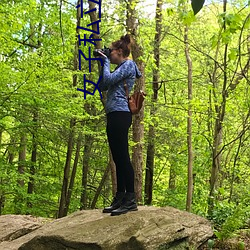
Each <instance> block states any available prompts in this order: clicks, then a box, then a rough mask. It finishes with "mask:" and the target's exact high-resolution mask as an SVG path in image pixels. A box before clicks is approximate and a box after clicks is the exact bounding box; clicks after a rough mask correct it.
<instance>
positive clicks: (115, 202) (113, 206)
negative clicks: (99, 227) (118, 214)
mask: <svg viewBox="0 0 250 250" xmlns="http://www.w3.org/2000/svg"><path fill="white" fill-rule="evenodd" d="M124 195H125V192H116V195H115V197H114V198H113V201H112V203H111V205H110V206H109V207H105V208H104V209H103V210H102V212H103V213H111V212H112V211H113V210H115V209H117V208H119V207H120V206H121V203H122V199H123V197H124Z"/></svg>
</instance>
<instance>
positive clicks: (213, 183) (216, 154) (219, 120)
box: [208, 0, 228, 216]
mask: <svg viewBox="0 0 250 250" xmlns="http://www.w3.org/2000/svg"><path fill="white" fill-rule="evenodd" d="M226 10H227V0H224V1H223V12H224V13H226ZM223 26H224V27H223V29H224V31H225V30H226V20H225V18H224V25H223ZM227 50H228V44H225V48H224V62H223V71H224V73H223V76H224V79H223V89H222V103H221V105H220V107H219V108H218V107H216V112H217V116H216V120H215V125H214V140H213V161H212V169H211V177H210V192H209V199H208V214H209V215H210V216H211V215H212V212H213V207H214V199H215V197H214V193H215V189H216V187H217V182H218V174H219V171H220V164H221V152H220V149H221V145H222V129H223V127H222V124H223V121H224V116H225V109H226V95H227V93H226V88H227Z"/></svg>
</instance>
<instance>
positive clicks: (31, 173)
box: [27, 110, 38, 207]
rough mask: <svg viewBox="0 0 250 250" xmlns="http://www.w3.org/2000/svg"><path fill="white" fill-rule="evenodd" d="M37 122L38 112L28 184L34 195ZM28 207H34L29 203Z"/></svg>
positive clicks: (34, 122)
mask: <svg viewBox="0 0 250 250" xmlns="http://www.w3.org/2000/svg"><path fill="white" fill-rule="evenodd" d="M37 121H38V112H37V110H35V111H34V113H33V126H34V127H33V132H32V152H31V162H32V165H31V166H30V169H29V171H30V175H31V176H30V177H29V182H28V194H32V193H33V191H34V177H33V176H34V175H35V165H36V159H37V141H36V132H37ZM27 205H28V207H32V203H31V202H30V201H28V204H27Z"/></svg>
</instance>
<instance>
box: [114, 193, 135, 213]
mask: <svg viewBox="0 0 250 250" xmlns="http://www.w3.org/2000/svg"><path fill="white" fill-rule="evenodd" d="M137 210H138V208H137V205H136V199H135V193H130V192H127V193H125V196H124V198H123V200H122V204H121V206H120V207H119V208H117V209H115V210H113V211H112V212H111V216H114V215H120V214H126V213H127V212H129V211H137Z"/></svg>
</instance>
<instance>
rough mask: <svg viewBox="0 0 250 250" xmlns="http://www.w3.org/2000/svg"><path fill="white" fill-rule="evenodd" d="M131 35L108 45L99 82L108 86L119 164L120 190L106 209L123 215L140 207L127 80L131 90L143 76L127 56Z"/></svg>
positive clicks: (109, 132)
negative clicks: (130, 144)
mask: <svg viewBox="0 0 250 250" xmlns="http://www.w3.org/2000/svg"><path fill="white" fill-rule="evenodd" d="M130 44H131V40H130V36H129V35H128V34H127V35H125V36H121V38H120V40H117V41H115V42H113V43H112V44H111V46H110V48H109V51H110V56H109V58H110V59H109V58H108V57H107V56H106V55H104V54H103V53H100V54H101V55H102V57H101V58H102V59H103V61H104V64H103V68H102V74H103V78H102V80H101V81H100V83H99V89H100V90H101V91H105V90H107V91H108V92H107V102H106V105H105V110H106V114H107V126H106V132H107V137H108V142H109V146H110V149H111V153H112V157H113V160H114V162H115V166H116V178H117V192H116V195H115V197H114V198H113V201H112V203H111V205H110V206H109V207H105V208H104V209H103V213H111V215H120V214H124V213H127V212H129V211H137V210H138V209H137V204H136V198H135V192H134V169H133V167H132V164H131V161H130V157H129V150H128V130H129V128H130V126H131V124H132V114H131V112H130V110H129V107H128V101H127V97H126V92H125V89H124V81H125V80H126V84H127V86H128V90H129V92H130V91H131V89H132V87H133V85H134V81H135V78H139V77H141V76H142V74H141V72H140V71H139V69H138V67H137V65H136V63H135V62H134V61H133V60H130V59H129V58H128V56H129V54H130ZM110 63H112V64H117V67H116V69H115V71H114V72H112V73H111V72H110Z"/></svg>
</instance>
